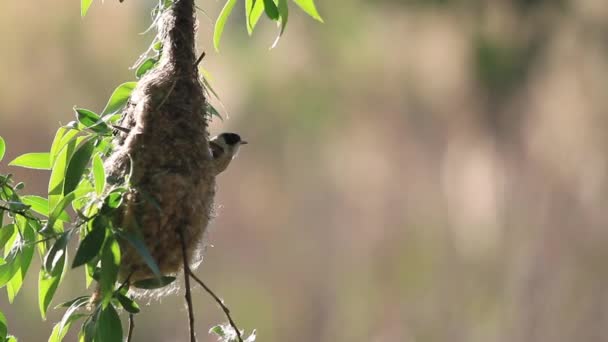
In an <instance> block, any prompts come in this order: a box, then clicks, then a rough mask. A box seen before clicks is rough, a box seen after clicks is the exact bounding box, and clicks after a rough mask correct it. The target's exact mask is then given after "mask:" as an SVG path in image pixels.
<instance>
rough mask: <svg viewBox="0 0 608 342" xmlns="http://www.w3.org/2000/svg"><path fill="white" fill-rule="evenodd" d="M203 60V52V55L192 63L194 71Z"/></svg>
mask: <svg viewBox="0 0 608 342" xmlns="http://www.w3.org/2000/svg"><path fill="white" fill-rule="evenodd" d="M203 58H205V51H203V53H201V56H200V57H199V58H198V59H197V60H196V62H195V63H194V68H195V69H196V68H198V65H199V64H201V61H202V60H203Z"/></svg>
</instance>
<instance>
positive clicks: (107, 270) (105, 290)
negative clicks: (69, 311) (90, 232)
mask: <svg viewBox="0 0 608 342" xmlns="http://www.w3.org/2000/svg"><path fill="white" fill-rule="evenodd" d="M119 265H120V246H119V245H118V241H116V239H114V238H109V239H108V240H106V243H105V244H104V246H103V252H102V254H101V278H100V280H99V283H100V284H99V285H100V287H101V294H102V296H103V297H102V305H103V306H104V308H105V307H106V306H107V305H108V304H109V303H110V300H111V299H112V293H113V291H114V284H115V283H116V279H117V278H118V267H119ZM110 306H111V305H110ZM103 341H105V340H103Z"/></svg>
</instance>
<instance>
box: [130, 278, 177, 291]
mask: <svg viewBox="0 0 608 342" xmlns="http://www.w3.org/2000/svg"><path fill="white" fill-rule="evenodd" d="M174 281H175V277H169V276H162V277H160V278H149V279H142V280H138V281H136V282H134V283H133V287H136V288H138V289H145V290H153V289H158V288H161V287H165V286H167V285H169V284H171V283H172V282H174Z"/></svg>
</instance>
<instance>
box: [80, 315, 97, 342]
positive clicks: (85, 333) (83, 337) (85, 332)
mask: <svg viewBox="0 0 608 342" xmlns="http://www.w3.org/2000/svg"><path fill="white" fill-rule="evenodd" d="M99 312H100V311H99V309H97V310H95V313H94V314H93V316H92V317H90V319H87V320H86V321H85V322H84V324H83V325H82V327H81V329H80V333H79V334H78V342H93V339H94V337H95V329H96V325H97V318H98V317H99Z"/></svg>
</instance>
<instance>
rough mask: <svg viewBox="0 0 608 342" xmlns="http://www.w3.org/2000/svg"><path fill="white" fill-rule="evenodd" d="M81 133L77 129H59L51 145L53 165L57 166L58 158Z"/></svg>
mask: <svg viewBox="0 0 608 342" xmlns="http://www.w3.org/2000/svg"><path fill="white" fill-rule="evenodd" d="M78 133H80V131H79V130H77V129H72V128H68V127H66V126H63V127H59V129H58V130H57V133H56V134H55V139H53V144H52V145H51V152H50V153H51V165H55V161H56V160H57V156H58V155H59V153H60V152H61V151H63V149H64V148H65V147H66V146H67V145H68V143H69V142H71V141H72V140H73V139H74V138H75V137H76V135H78Z"/></svg>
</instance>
